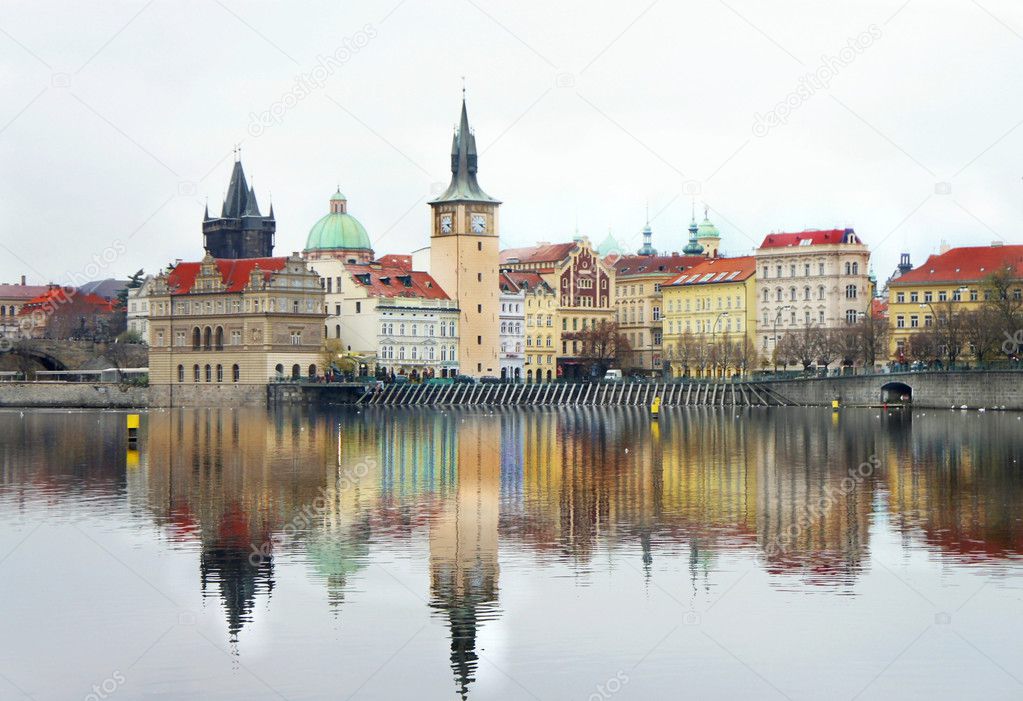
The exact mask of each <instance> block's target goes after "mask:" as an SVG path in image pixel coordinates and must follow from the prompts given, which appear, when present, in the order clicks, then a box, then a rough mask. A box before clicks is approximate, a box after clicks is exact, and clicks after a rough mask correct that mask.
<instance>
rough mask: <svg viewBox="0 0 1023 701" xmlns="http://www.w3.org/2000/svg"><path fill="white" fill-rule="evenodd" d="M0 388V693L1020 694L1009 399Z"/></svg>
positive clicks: (1021, 433)
mask: <svg viewBox="0 0 1023 701" xmlns="http://www.w3.org/2000/svg"><path fill="white" fill-rule="evenodd" d="M124 424H125V415H124V414H123V413H117V412H98V411H71V412H69V411H25V412H19V411H4V412H0V437H2V438H0V440H2V444H0V611H2V621H3V625H2V627H0V636H2V638H3V639H2V644H0V699H22V698H24V699H29V698H31V699H36V700H40V699H105V698H114V699H136V698H146V699H150V698H151V699H178V698H202V699H244V700H246V701H250V700H254V699H289V700H297V699H337V698H340V699H345V698H359V699H406V698H415V699H453V698H469V699H551V700H555V699H556V700H560V699H584V700H593V699H612V698H613V699H616V700H622V701H624V700H626V699H657V698H671V699H674V698H694V699H732V698H756V699H761V698H763V699H772V698H781V699H786V698H788V699H824V698H827V699H861V698H862V699H938V698H948V699H967V698H971V699H972V698H977V699H1020V698H1023V667H1021V665H1020V659H1023V577H1021V576H1020V575H1023V420H1021V417H1020V415H1018V414H1008V413H1007V414H997V413H986V414H984V413H966V412H958V411H955V412H952V411H917V412H915V413H913V414H911V415H910V414H904V413H893V414H890V415H889V414H881V413H879V412H878V411H877V410H844V411H842V412H841V413H837V414H832V413H831V412H830V411H822V410H816V409H795V408H791V409H790V408H784V409H782V408H778V409H755V410H741V411H735V410H727V409H720V410H715V409H706V408H699V409H695V408H694V409H671V410H666V411H665V412H664V413H663V415H662V417H661V419H660V420H659V421H651V419H650V418H649V417H648V416H647V415H646V414H645V413H644V412H643V411H641V410H639V409H630V408H619V409H607V408H600V409H595V408H571V409H568V408H566V409H560V410H559V409H542V410H541V409H536V410H532V409H527V410H506V411H489V410H483V409H477V410H457V411H439V410H417V409H406V410H390V411H382V410H364V411H361V412H357V411H354V410H351V411H349V410H338V411H334V412H329V411H327V412H324V411H312V410H276V411H267V410H255V409H211V410H205V409H202V410H191V409H181V410H165V411H152V412H149V413H147V414H143V416H142V429H141V439H140V441H139V443H138V446H137V448H138V449H137V450H134V451H133V450H129V449H128V447H127V444H126V430H125V428H124Z"/></svg>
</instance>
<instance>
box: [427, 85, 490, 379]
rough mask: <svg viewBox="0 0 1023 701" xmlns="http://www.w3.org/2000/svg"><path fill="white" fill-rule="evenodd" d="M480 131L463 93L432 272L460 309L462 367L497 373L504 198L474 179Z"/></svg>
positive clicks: (439, 204)
mask: <svg viewBox="0 0 1023 701" xmlns="http://www.w3.org/2000/svg"><path fill="white" fill-rule="evenodd" d="M476 158H477V155H476V137H475V136H474V135H473V133H472V132H471V131H470V130H469V116H468V114H467V112H466V109H465V97H464V96H463V98H462V119H461V122H460V123H459V125H458V131H457V132H456V133H455V136H454V139H453V140H452V143H451V184H450V185H448V189H447V190H445V191H444V194H442V195H441V196H440V197H438V198H437V199H435V200H433V201H432V202H430V207H431V208H432V209H433V223H432V233H431V238H430V273H431V275H433V277H434V279H435V280H436V281H437V282H438V283H439V284H440V286H441V287H443V288H444V291H445V292H447V293H448V295H449V296H450V297H451V298H453V299H457V300H458V308H459V309H460V310H461V315H460V323H459V329H458V365H459V372H460V373H462V374H465V375H475V376H480V375H497V374H498V373H499V372H500V370H499V361H498V353H497V351H498V344H499V343H500V338H499V335H498V326H499V318H500V289H499V283H498V263H499V252H498V237H497V234H498V228H497V209H498V207H499V206H500V204H501V203H500V202H498V201H497V200H495V199H494V198H493V197H491V196H490V195H488V194H487V193H485V192H483V190H481V189H480V186H479V184H478V183H477V182H476Z"/></svg>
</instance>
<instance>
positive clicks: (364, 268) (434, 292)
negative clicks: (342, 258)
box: [345, 263, 450, 299]
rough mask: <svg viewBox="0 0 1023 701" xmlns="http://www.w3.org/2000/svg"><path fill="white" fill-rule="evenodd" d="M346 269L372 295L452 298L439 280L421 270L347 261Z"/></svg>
mask: <svg viewBox="0 0 1023 701" xmlns="http://www.w3.org/2000/svg"><path fill="white" fill-rule="evenodd" d="M345 270H347V271H348V274H349V275H351V276H352V278H354V279H355V281H356V282H357V283H359V284H360V285H362V286H363V287H365V288H366V291H367V293H368V294H369V296H370V297H421V298H423V299H450V298H449V297H448V294H447V292H445V291H444V289H443V288H442V287H441V286H440V285H438V284H437V281H436V280H434V279H433V277H431V276H430V274H429V273H425V272H423V271H421V270H405V269H403V268H398V267H394V266H386V265H377V264H376V263H370V264H365V263H346V264H345Z"/></svg>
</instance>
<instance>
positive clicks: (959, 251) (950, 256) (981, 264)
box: [890, 246, 1023, 286]
mask: <svg viewBox="0 0 1023 701" xmlns="http://www.w3.org/2000/svg"><path fill="white" fill-rule="evenodd" d="M1005 265H1009V266H1011V267H1012V268H1013V269H1015V271H1016V274H1017V275H1019V276H1020V277H1023V246H965V247H962V248H951V249H949V250H947V251H945V252H944V253H941V254H938V255H933V256H931V257H930V258H928V259H927V260H926V261H925V262H924V264H923V265H920V266H918V267H916V268H913V269H912V270H910V271H909V272H907V273H905V274H903V275H900V276H899V277H898V278H896V279H894V280H892V281H891V283H890V284H891V285H893V286H897V285H919V284H921V283H928V282H971V281H977V280H983V279H984V278H986V277H987V276H988V275H991V274H992V273H995V272H998V271H999V270H1000V269H1001V268H1002V267H1004V266H1005Z"/></svg>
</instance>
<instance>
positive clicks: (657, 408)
mask: <svg viewBox="0 0 1023 701" xmlns="http://www.w3.org/2000/svg"><path fill="white" fill-rule="evenodd" d="M660 413H661V398H660V397H654V400H653V401H652V402H650V416H651V417H653V418H655V419H656V418H657V416H658V415H659V414H660Z"/></svg>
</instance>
